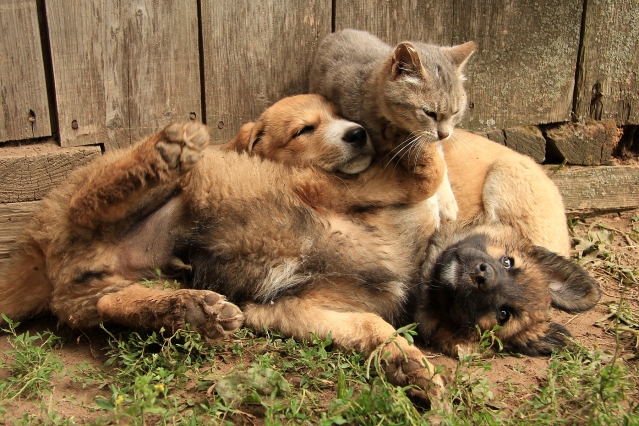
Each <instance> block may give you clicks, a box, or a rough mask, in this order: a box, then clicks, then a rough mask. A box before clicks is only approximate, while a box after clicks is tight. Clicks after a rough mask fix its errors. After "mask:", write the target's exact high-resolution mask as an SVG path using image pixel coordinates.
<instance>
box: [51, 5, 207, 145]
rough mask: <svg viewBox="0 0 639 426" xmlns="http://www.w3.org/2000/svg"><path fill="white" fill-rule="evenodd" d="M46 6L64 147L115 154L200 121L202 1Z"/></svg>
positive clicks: (61, 136) (61, 138) (61, 137)
mask: <svg viewBox="0 0 639 426" xmlns="http://www.w3.org/2000/svg"><path fill="white" fill-rule="evenodd" d="M46 6H47V17H48V22H49V30H50V39H51V51H52V59H53V67H54V70H53V71H54V75H55V81H56V100H57V106H58V118H59V127H60V140H61V144H62V146H77V145H87V144H96V143H105V145H106V148H107V150H109V149H112V148H115V147H119V146H127V145H130V144H131V143H133V142H135V141H136V140H137V139H138V138H140V137H141V136H142V135H148V134H151V133H153V132H155V131H157V130H159V129H160V128H162V127H163V126H165V125H166V124H168V123H169V122H171V121H176V120H182V121H185V120H188V119H189V115H190V113H195V115H196V117H197V118H201V117H202V105H201V94H200V77H199V50H198V49H199V48H198V29H197V28H198V26H197V2H196V0H188V1H181V2H157V1H153V0H138V1H135V2H126V1H109V0H101V1H92V2H77V1H74V0H58V1H49V2H46ZM74 121H75V123H76V124H77V129H74V127H75V126H74V125H73V122H74Z"/></svg>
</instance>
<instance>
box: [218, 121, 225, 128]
mask: <svg viewBox="0 0 639 426" xmlns="http://www.w3.org/2000/svg"><path fill="white" fill-rule="evenodd" d="M217 128H218V129H223V128H224V122H223V121H220V122H219V123H217Z"/></svg>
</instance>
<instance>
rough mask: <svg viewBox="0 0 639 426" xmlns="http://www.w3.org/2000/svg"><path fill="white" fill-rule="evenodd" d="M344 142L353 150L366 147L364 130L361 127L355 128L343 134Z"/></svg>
mask: <svg viewBox="0 0 639 426" xmlns="http://www.w3.org/2000/svg"><path fill="white" fill-rule="evenodd" d="M342 140H343V141H344V142H347V143H349V144H351V145H353V146H354V147H355V148H363V147H364V145H366V130H364V128H363V127H355V128H353V129H350V130H349V131H348V132H346V133H344V137H342Z"/></svg>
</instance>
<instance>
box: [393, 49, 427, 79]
mask: <svg viewBox="0 0 639 426" xmlns="http://www.w3.org/2000/svg"><path fill="white" fill-rule="evenodd" d="M391 67H392V68H391V75H392V76H393V79H395V78H399V77H401V76H402V75H405V74H407V75H412V76H419V75H421V70H422V62H421V60H420V59H419V53H418V52H417V49H415V46H414V45H413V44H412V43H410V42H407V41H405V42H403V43H399V44H398V45H397V47H396V48H395V51H394V52H393V61H392V65H391Z"/></svg>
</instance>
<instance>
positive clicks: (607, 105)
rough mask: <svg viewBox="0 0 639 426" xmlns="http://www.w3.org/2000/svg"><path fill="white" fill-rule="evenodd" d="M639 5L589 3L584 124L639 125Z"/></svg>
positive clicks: (580, 90) (633, 0)
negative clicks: (601, 122)
mask: <svg viewBox="0 0 639 426" xmlns="http://www.w3.org/2000/svg"><path fill="white" fill-rule="evenodd" d="M638 6H639V4H638V3H637V0H610V1H588V2H587V8H586V19H585V26H584V40H583V52H582V61H580V63H578V64H577V65H578V78H577V90H576V93H577V99H576V101H575V113H576V115H577V117H578V118H579V119H580V120H584V121H586V120H589V119H594V120H602V119H606V118H612V119H614V120H615V121H616V122H617V124H618V125H626V124H639V74H638V73H637V70H638V69H639V46H638V44H637V42H638V40H639V7H638Z"/></svg>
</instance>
